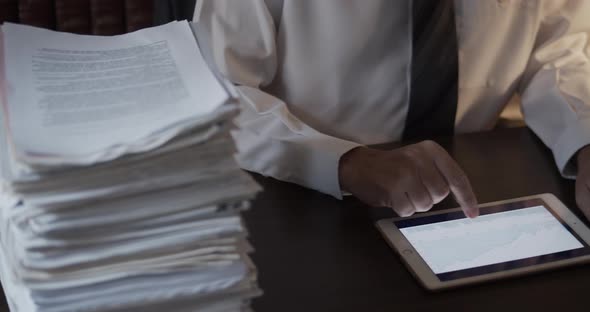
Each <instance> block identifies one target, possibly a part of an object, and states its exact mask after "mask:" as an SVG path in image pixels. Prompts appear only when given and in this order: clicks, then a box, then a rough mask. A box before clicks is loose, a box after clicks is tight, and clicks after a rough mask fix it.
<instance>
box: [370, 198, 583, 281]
mask: <svg viewBox="0 0 590 312" xmlns="http://www.w3.org/2000/svg"><path fill="white" fill-rule="evenodd" d="M377 227H378V228H379V230H380V231H381V233H382V234H383V236H384V237H385V239H386V240H387V242H388V243H389V245H390V246H391V247H392V248H393V249H394V250H395V251H396V252H397V253H398V254H399V255H400V257H401V258H402V260H403V262H404V263H405V264H406V266H407V267H408V268H409V270H410V271H411V272H412V273H413V275H414V276H415V277H416V278H417V279H418V280H419V281H420V283H421V284H422V285H423V286H424V287H426V288H427V289H429V290H443V289H447V288H454V287H459V286H463V285H469V284H474V283H481V282H485V281H490V280H496V279H501V278H507V277H514V276H518V275H523V274H529V273H535V272H540V271H544V270H549V269H555V268H559V267H564V266H569V265H574V264H580V263H585V262H590V230H589V229H588V227H587V226H586V225H585V224H584V223H583V222H581V221H580V220H579V219H578V218H577V217H576V216H575V215H574V214H573V213H572V212H571V211H570V210H569V209H567V208H566V207H565V206H564V205H563V204H562V203H561V201H559V199H557V198H556V197H555V196H553V195H552V194H542V195H535V196H529V197H523V198H517V199H511V200H505V201H499V202H493V203H488V204H484V205H480V216H479V217H477V218H475V219H468V218H466V217H465V215H464V214H463V211H461V209H460V208H457V209H450V210H444V211H435V212H430V213H424V214H418V215H415V216H412V217H408V218H395V219H384V220H380V221H378V222H377Z"/></svg>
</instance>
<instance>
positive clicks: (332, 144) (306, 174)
mask: <svg viewBox="0 0 590 312" xmlns="http://www.w3.org/2000/svg"><path fill="white" fill-rule="evenodd" d="M233 135H234V139H235V141H236V144H237V147H238V151H239V152H238V155H237V157H236V158H237V161H238V163H239V164H240V166H241V167H242V168H243V169H245V170H249V171H254V172H258V173H260V174H262V175H265V176H270V177H273V178H276V179H279V180H282V181H287V182H292V183H296V184H299V185H302V186H305V187H308V188H311V189H315V190H317V191H320V192H322V193H326V194H329V195H332V196H334V197H336V198H338V199H342V196H343V193H342V191H341V187H340V181H339V172H338V169H339V163H340V157H341V156H342V155H344V154H345V153H346V152H348V151H350V150H351V149H353V148H355V147H358V146H361V144H358V143H355V142H351V141H347V140H343V139H339V138H335V137H331V136H327V135H323V134H315V135H313V136H301V135H297V134H293V135H291V136H289V137H288V138H281V139H277V138H272V137H270V138H269V137H267V136H261V135H256V134H254V133H252V132H250V131H248V130H244V129H242V130H239V131H236V132H234V133H233Z"/></svg>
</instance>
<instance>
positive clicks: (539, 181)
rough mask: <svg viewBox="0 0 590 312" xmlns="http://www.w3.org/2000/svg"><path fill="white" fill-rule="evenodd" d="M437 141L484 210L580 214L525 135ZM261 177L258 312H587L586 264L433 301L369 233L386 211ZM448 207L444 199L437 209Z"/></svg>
mask: <svg viewBox="0 0 590 312" xmlns="http://www.w3.org/2000/svg"><path fill="white" fill-rule="evenodd" d="M438 142H439V143H440V144H441V145H443V146H444V147H445V148H447V149H448V150H449V151H450V153H451V154H452V155H453V156H454V157H455V159H456V160H457V161H458V162H459V163H460V164H461V165H462V167H463V168H464V169H465V171H466V172H467V174H468V175H469V177H470V178H471V182H472V184H473V187H474V189H475V192H476V194H477V196H478V199H479V201H480V202H489V201H495V200H500V199H507V198H514V197H519V196H525V195H531V194H538V193H545V192H549V193H553V194H555V195H556V196H557V197H559V198H560V199H561V200H562V201H563V202H564V203H565V204H566V205H568V206H569V207H570V208H572V209H573V210H574V211H576V212H577V213H578V214H579V211H578V210H577V209H576V208H575V201H574V184H573V182H572V181H567V180H564V179H562V178H561V177H560V176H559V174H558V172H557V170H556V168H555V165H554V163H553V158H552V156H551V153H550V152H549V151H548V150H547V149H546V148H545V147H544V146H543V145H542V143H541V142H540V141H539V140H538V139H537V138H536V137H535V136H534V135H533V134H532V133H531V132H530V131H529V130H527V129H506V130H496V131H493V132H487V133H479V134H469V135H460V136H457V137H454V138H446V139H441V140H438ZM256 178H257V180H258V182H259V183H260V184H262V185H263V186H264V188H265V191H264V192H263V193H262V194H260V195H259V196H258V198H257V200H256V201H255V202H254V207H253V209H251V210H250V211H249V212H247V213H246V215H245V217H246V223H247V225H248V227H249V229H250V232H251V236H250V238H251V241H252V242H253V244H254V247H255V248H256V252H255V254H254V255H253V259H254V262H255V263H256V265H257V266H258V269H259V271H260V272H259V276H260V285H261V287H262V288H263V289H264V292H265V294H264V295H263V296H262V297H260V298H258V299H256V300H255V301H254V310H255V311H257V312H267V311H268V312H288V311H297V312H302V311H308V312H311V311H400V312H409V311H437V312H438V311H501V310H504V311H567V312H571V311H588V309H590V301H589V300H588V298H589V297H590V266H585V267H575V268H569V269H564V270H559V271H554V272H550V273H544V274H541V275H536V276H528V277H524V278H519V279H512V280H505V281H500V282H495V283H492V284H485V285H480V286H475V287H470V288H463V289H459V290H453V291H448V292H443V293H429V292H427V291H425V290H423V289H422V288H421V287H420V285H419V284H418V283H417V282H416V281H415V280H414V278H413V277H412V276H411V275H410V273H409V272H408V271H407V270H406V268H405V267H404V266H403V264H402V263H401V261H400V260H399V259H398V257H397V256H396V255H395V254H394V252H393V251H392V250H391V249H390V248H389V247H388V246H387V245H386V243H385V241H384V240H383V239H382V238H381V236H380V234H379V233H378V232H377V230H376V229H375V227H374V225H373V223H374V221H375V220H377V219H380V218H385V217H392V216H393V212H391V211H390V210H388V209H375V208H367V207H365V206H363V205H362V204H360V203H359V202H357V201H356V200H354V199H352V198H349V199H346V200H344V201H338V200H335V199H333V198H331V197H329V196H326V195H322V194H320V193H317V192H314V191H310V190H307V189H304V188H301V187H298V186H295V185H292V184H288V183H282V182H278V181H276V180H273V179H267V178H262V177H260V176H256ZM452 206H454V203H452V202H450V201H445V202H443V203H441V204H440V205H438V206H437V207H435V209H444V208H451V207H452ZM579 215H580V214H579ZM450 252H451V251H450ZM0 300H1V302H0V312H4V311H8V308H7V307H6V303H5V302H4V301H3V296H2V299H0Z"/></svg>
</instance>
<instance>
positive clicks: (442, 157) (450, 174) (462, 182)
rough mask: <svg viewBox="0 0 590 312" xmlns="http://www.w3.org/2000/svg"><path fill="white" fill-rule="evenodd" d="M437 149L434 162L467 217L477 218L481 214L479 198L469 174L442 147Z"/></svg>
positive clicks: (433, 156) (433, 155)
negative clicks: (478, 205)
mask: <svg viewBox="0 0 590 312" xmlns="http://www.w3.org/2000/svg"><path fill="white" fill-rule="evenodd" d="M435 150H436V151H435V152H434V153H433V154H432V158H433V160H434V164H435V165H436V168H437V169H438V170H439V171H440V173H441V174H442V176H443V177H444V178H445V180H446V181H447V183H448V184H449V189H450V190H451V192H452V193H453V195H454V196H455V199H456V200H457V203H458V204H459V205H460V206H461V208H462V209H463V212H464V213H465V215H466V216H467V217H469V218H475V217H477V216H479V208H478V207H477V199H476V197H475V194H474V193H473V189H472V188H471V183H469V179H468V178H467V175H466V174H465V172H463V170H462V169H461V168H460V167H459V165H458V164H457V163H456V162H455V160H453V158H451V156H450V155H449V154H448V153H447V151H445V150H444V149H442V147H438V146H437V147H436V148H435Z"/></svg>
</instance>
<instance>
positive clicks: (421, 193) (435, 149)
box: [339, 141, 590, 218]
mask: <svg viewBox="0 0 590 312" xmlns="http://www.w3.org/2000/svg"><path fill="white" fill-rule="evenodd" d="M589 165H590V164H589ZM339 175H340V176H339V178H340V186H341V187H342V189H343V190H344V191H347V192H350V193H352V194H353V195H355V196H356V197H357V198H359V199H360V200H362V201H364V202H365V203H367V204H369V205H372V206H384V207H391V208H393V210H395V212H397V214H398V215H400V216H402V217H407V216H410V215H412V214H414V213H415V212H423V211H427V210H430V208H432V205H434V204H436V203H439V202H440V201H442V200H443V199H444V198H445V197H447V195H449V193H450V192H452V193H453V195H455V199H456V200H457V202H458V203H459V205H461V208H463V211H464V212H465V215H466V216H468V217H470V218H474V217H476V216H478V215H479V210H478V208H477V200H476V198H475V195H474V194H473V191H472V189H471V184H470V183H469V180H468V179H467V176H466V175H465V173H464V172H463V171H462V170H461V168H460V167H459V165H457V163H456V162H455V161H454V160H453V159H452V158H451V156H450V155H449V154H448V153H447V152H446V151H445V150H444V149H443V148H442V147H440V146H439V145H438V144H436V143H435V142H433V141H423V142H420V143H418V144H414V145H409V146H406V147H402V148H399V149H396V150H392V151H379V150H374V149H369V148H366V147H357V148H355V149H353V150H351V151H349V152H348V153H346V154H344V155H343V156H342V157H341V159H340V168H339ZM588 197H589V203H590V193H589V194H588Z"/></svg>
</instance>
